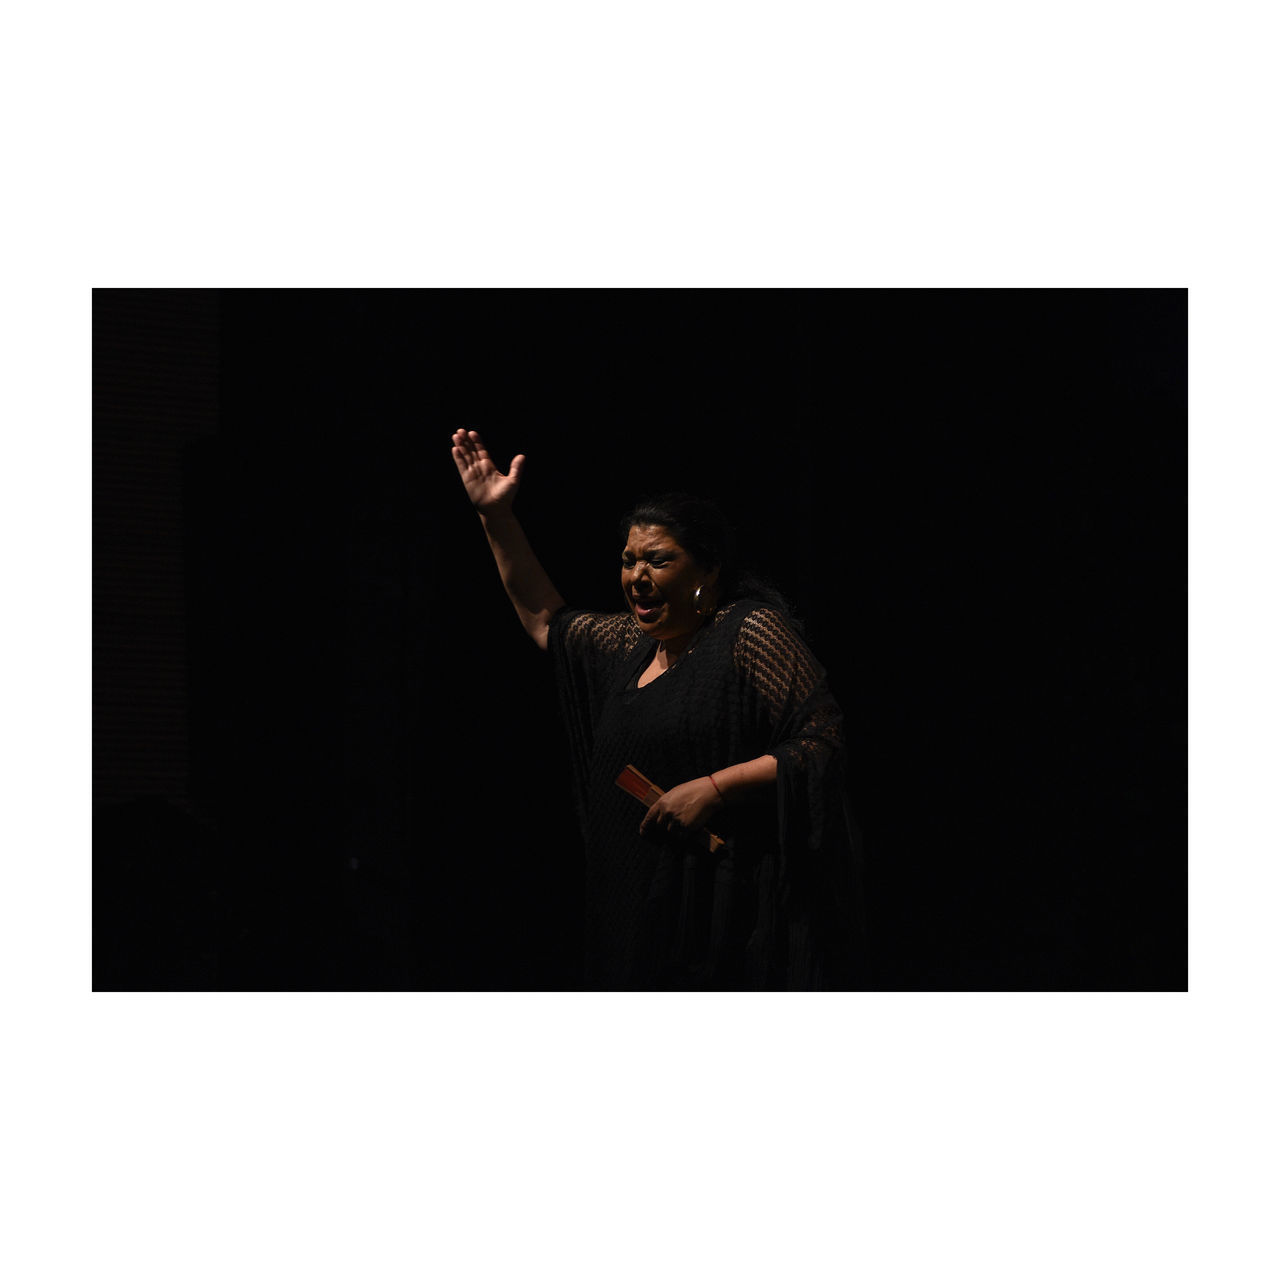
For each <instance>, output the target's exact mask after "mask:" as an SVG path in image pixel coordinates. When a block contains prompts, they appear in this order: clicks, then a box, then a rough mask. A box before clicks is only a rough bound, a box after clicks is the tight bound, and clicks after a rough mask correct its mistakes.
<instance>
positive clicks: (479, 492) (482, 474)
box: [453, 431, 524, 511]
mask: <svg viewBox="0 0 1280 1280" xmlns="http://www.w3.org/2000/svg"><path fill="white" fill-rule="evenodd" d="M453 460H454V462H455V463H456V464H457V467H458V475H459V476H460V477H461V478H462V484H463V487H464V488H465V489H466V491H467V497H468V498H470V499H471V502H472V504H473V505H474V506H475V508H476V509H477V510H478V511H496V510H498V509H500V508H502V507H510V506H511V504H512V503H513V502H514V501H515V496H516V491H517V490H518V489H519V488H520V475H521V472H522V471H523V470H524V454H523V453H518V454H516V456H515V457H514V458H512V459H511V470H510V471H509V472H508V473H507V474H506V475H504V474H503V473H502V472H501V471H499V470H498V468H497V467H496V466H495V465H494V462H493V459H492V458H491V457H489V451H488V450H487V449H486V448H485V447H484V441H483V440H481V439H480V433H479V432H478V431H455V432H454V433H453Z"/></svg>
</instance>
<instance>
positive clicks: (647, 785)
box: [614, 764, 724, 853]
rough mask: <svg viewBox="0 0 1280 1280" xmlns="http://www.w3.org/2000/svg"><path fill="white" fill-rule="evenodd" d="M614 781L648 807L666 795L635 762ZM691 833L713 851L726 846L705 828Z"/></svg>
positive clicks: (715, 851) (690, 833) (716, 851)
mask: <svg viewBox="0 0 1280 1280" xmlns="http://www.w3.org/2000/svg"><path fill="white" fill-rule="evenodd" d="M614 781H615V782H616V783H617V784H618V786H620V787H621V788H622V789H623V791H625V792H626V793H627V795H629V796H635V798H636V799H637V800H639V801H640V803H641V804H643V805H644V806H645V808H646V809H647V808H649V807H651V806H652V805H654V804H656V803H657V802H658V800H659V799H661V798H662V797H663V796H664V795H666V792H665V791H663V789H662V788H661V787H660V786H658V784H657V783H656V782H650V781H649V779H648V778H646V777H645V776H644V774H643V773H641V772H640V770H639V769H637V768H636V767H635V765H633V764H629V765H627V767H626V768H625V769H623V771H622V772H621V773H620V774H618V776H617V777H616V778H615V779H614ZM689 835H691V836H694V837H696V838H697V839H699V840H705V841H706V842H707V848H708V849H710V850H711V852H712V853H718V852H719V851H720V849H721V848H723V847H724V841H723V840H721V839H720V837H719V836H717V835H713V834H712V833H711V832H710V831H708V830H706V829H705V828H703V830H701V831H690V832H689Z"/></svg>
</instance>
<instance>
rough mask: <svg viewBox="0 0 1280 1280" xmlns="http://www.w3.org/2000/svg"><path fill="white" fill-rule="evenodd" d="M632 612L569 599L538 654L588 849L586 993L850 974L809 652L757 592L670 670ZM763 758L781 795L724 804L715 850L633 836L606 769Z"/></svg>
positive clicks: (639, 813) (841, 863)
mask: <svg viewBox="0 0 1280 1280" xmlns="http://www.w3.org/2000/svg"><path fill="white" fill-rule="evenodd" d="M655 648H656V642H655V641H653V640H651V639H648V638H646V637H645V635H644V634H643V633H642V632H641V630H640V628H639V627H638V626H637V625H636V622H635V620H634V619H633V618H632V616H631V615H630V614H629V613H617V614H602V613H588V612H583V611H580V610H571V609H562V610H561V611H560V612H559V613H557V614H556V615H555V617H554V618H553V619H552V623H551V629H550V635H549V639H548V650H549V652H550V653H551V655H552V659H553V666H554V671H555V678H556V691H557V696H558V702H559V707H560V711H561V714H562V716H563V719H564V723H565V726H566V730H567V733H568V739H569V746H570V752H571V757H572V766H573V782H574V798H575V802H576V808H577V812H578V817H579V820H580V823H581V826H582V832H583V837H584V841H585V845H586V855H587V857H586V910H587V922H586V923H587V928H586V956H585V959H586V967H587V968H586V979H587V985H588V986H589V987H593V988H597V989H611V990H615V989H624V988H633V989H634V988H638V989H646V990H653V989H665V988H694V989H696V988H703V989H716V990H725V989H735V988H745V989H770V988H822V987H826V988H837V989H849V988H850V987H853V986H856V985H858V980H859V961H860V957H861V950H862V940H861V927H860V925H861V921H860V909H859V906H858V893H857V890H858V883H859V882H858V875H857V868H856V865H855V861H856V851H857V841H856V835H855V831H854V827H853V824H852V822H851V820H850V816H849V808H848V801H847V793H846V787H845V777H846V773H845V771H846V757H845V752H844V743H843V736H842V717H841V713H840V709H839V707H838V706H837V705H836V702H835V700H834V698H833V697H832V696H831V693H830V690H829V689H828V687H827V682H826V675H825V672H824V671H823V669H822V667H821V666H820V665H819V664H818V662H817V661H816V659H815V658H814V656H813V654H812V653H811V652H810V651H809V649H808V648H807V646H806V645H805V644H804V642H803V641H802V640H801V639H800V637H799V636H798V635H797V634H796V632H795V631H794V630H793V629H792V627H791V626H790V625H789V624H788V622H787V620H786V619H785V618H784V617H783V616H782V615H781V614H779V613H778V612H776V611H775V610H774V609H772V608H770V607H768V606H766V605H762V604H759V603H756V602H754V601H750V600H740V601H736V602H734V603H732V604H730V605H727V606H726V607H724V608H723V609H721V610H720V612H719V613H718V614H717V615H716V616H715V617H714V619H712V620H710V621H709V622H707V623H706V624H705V625H704V627H703V629H702V631H701V632H699V634H698V636H697V637H696V639H695V641H694V642H693V643H692V644H691V645H690V647H689V648H688V649H687V650H686V651H685V653H684V654H682V655H681V657H680V659H679V661H677V662H676V663H675V664H674V665H673V666H672V667H671V669H670V670H668V671H667V672H666V673H665V674H663V675H662V676H660V677H659V678H658V679H656V680H654V681H652V682H651V683H650V684H648V685H646V686H645V687H644V688H643V689H641V688H638V687H637V677H638V676H639V674H640V672H641V671H643V670H644V668H645V667H646V666H647V665H648V663H649V662H650V661H651V659H652V657H653V654H654V651H655ZM765 754H771V755H773V756H774V757H776V759H777V761H778V781H777V788H776V796H767V795H761V796H760V797H758V798H754V799H752V800H749V801H748V802H746V803H744V804H740V805H738V804H735V805H732V806H729V807H726V808H725V809H723V810H722V811H721V812H720V813H719V814H717V815H716V818H715V820H714V821H713V822H712V823H711V824H710V825H711V828H712V830H714V831H715V832H716V834H717V835H720V836H722V837H724V839H725V841H726V845H725V847H724V849H723V850H721V851H720V852H719V853H718V854H712V853H709V852H708V851H707V849H706V847H705V844H703V845H701V846H699V845H698V844H697V842H695V841H694V840H693V839H691V838H688V837H685V838H682V839H672V838H670V837H664V838H661V839H641V838H640V836H639V834H638V829H639V825H640V820H641V818H642V817H643V816H644V809H643V807H642V806H641V805H640V804H639V803H638V802H637V801H636V800H634V799H633V798H632V797H630V796H628V795H627V794H626V793H625V792H623V791H622V790H621V789H619V788H618V787H617V786H616V784H615V778H616V777H617V774H618V772H619V771H620V770H621V769H622V767H623V766H624V765H627V764H632V765H635V766H636V768H638V769H639V770H640V771H641V772H642V773H643V774H645V775H646V776H647V777H649V778H650V779H652V780H653V781H654V782H656V783H657V784H658V785H659V786H661V787H663V788H664V789H669V788H671V787H674V786H676V785H678V784H679V783H682V782H687V781H689V780H691V779H693V778H698V777H703V776H705V775H707V774H709V773H711V772H713V771H714V770H716V769H723V768H725V767H727V766H729V765H732V764H738V763H741V762H743V761H746V760H751V759H755V758H756V757H758V756H761V755H765Z"/></svg>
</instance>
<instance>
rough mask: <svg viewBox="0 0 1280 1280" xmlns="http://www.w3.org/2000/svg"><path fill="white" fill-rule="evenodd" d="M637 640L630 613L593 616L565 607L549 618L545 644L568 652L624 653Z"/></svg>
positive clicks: (635, 628) (582, 610)
mask: <svg viewBox="0 0 1280 1280" xmlns="http://www.w3.org/2000/svg"><path fill="white" fill-rule="evenodd" d="M639 639H640V628H639V626H638V625H637V624H636V620H635V618H634V617H632V615H631V614H630V613H593V612H591V611H590V610H587V609H570V608H564V609H561V610H559V611H558V612H557V613H556V614H555V615H554V616H553V617H552V619H551V626H550V631H549V633H548V643H549V644H552V645H555V646H556V647H557V648H560V649H563V650H568V651H570V652H579V653H581V652H587V651H590V652H595V653H605V654H619V653H626V652H628V651H629V650H630V649H632V648H633V647H634V646H635V644H636V642H637V641H638V640H639Z"/></svg>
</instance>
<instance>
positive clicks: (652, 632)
mask: <svg viewBox="0 0 1280 1280" xmlns="http://www.w3.org/2000/svg"><path fill="white" fill-rule="evenodd" d="M718 572H719V571H718V570H715V569H712V570H710V571H708V570H706V569H703V568H702V567H701V566H700V565H699V564H698V563H697V561H695V560H694V558H693V557H692V556H691V555H690V554H689V553H688V552H687V551H686V550H685V549H684V548H683V547H682V546H681V545H680V544H679V543H678V542H677V541H676V540H675V537H674V535H673V534H672V533H671V530H670V529H668V528H667V527H666V526H665V525H660V524H634V525H632V526H631V529H630V531H629V532H628V534H627V545H626V546H625V547H624V548H623V550H622V591H623V594H624V595H625V596H626V598H627V604H628V605H629V606H630V608H631V612H632V614H633V615H634V616H635V620H636V622H637V623H639V625H640V630H641V631H643V632H644V633H645V634H646V635H649V636H653V637H654V638H656V639H658V640H676V639H679V638H680V637H681V636H685V635H688V634H690V633H691V632H693V631H696V630H697V629H698V627H699V626H701V625H702V618H701V617H700V616H699V614H698V612H697V608H696V606H695V603H694V598H693V596H694V592H695V591H696V590H697V589H698V587H701V588H702V601H701V603H702V606H703V611H704V612H705V611H706V609H707V608H708V606H709V604H710V601H709V599H708V596H709V593H710V592H711V588H712V586H713V584H714V583H715V580H716V578H717V576H718Z"/></svg>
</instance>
